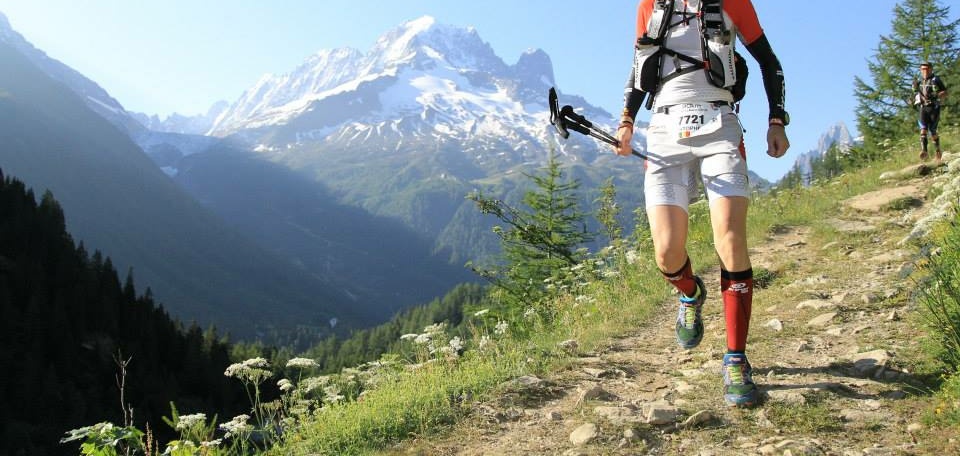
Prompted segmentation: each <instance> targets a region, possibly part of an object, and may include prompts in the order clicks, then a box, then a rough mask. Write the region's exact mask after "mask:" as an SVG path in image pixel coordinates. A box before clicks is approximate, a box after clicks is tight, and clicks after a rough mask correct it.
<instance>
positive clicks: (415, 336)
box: [400, 334, 419, 340]
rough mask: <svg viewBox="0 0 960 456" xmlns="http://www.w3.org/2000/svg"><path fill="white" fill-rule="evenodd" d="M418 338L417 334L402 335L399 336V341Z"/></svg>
mask: <svg viewBox="0 0 960 456" xmlns="http://www.w3.org/2000/svg"><path fill="white" fill-rule="evenodd" d="M418 336H419V334H404V335H402V336H400V340H410V339H416V338H417V337H418Z"/></svg>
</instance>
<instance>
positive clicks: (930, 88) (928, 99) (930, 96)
mask: <svg viewBox="0 0 960 456" xmlns="http://www.w3.org/2000/svg"><path fill="white" fill-rule="evenodd" d="M942 88H943V82H942V81H940V78H939V77H937V75H935V74H931V75H930V77H929V78H927V79H924V80H922V81H920V82H919V83H917V86H916V89H915V90H916V91H917V95H918V96H919V99H920V100H919V101H920V104H922V105H923V106H934V107H939V106H940V97H938V96H937V93H938V92H940V90H942Z"/></svg>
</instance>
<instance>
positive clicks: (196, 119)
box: [131, 100, 230, 135]
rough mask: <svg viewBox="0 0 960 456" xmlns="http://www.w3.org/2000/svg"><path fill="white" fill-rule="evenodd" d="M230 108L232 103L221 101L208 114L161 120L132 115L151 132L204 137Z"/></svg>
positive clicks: (211, 107)
mask: <svg viewBox="0 0 960 456" xmlns="http://www.w3.org/2000/svg"><path fill="white" fill-rule="evenodd" d="M228 107H230V103H228V102H226V101H223V100H221V101H218V102H216V103H214V104H213V105H212V106H210V109H208V110H207V113H206V114H199V115H195V116H185V115H182V114H176V113H174V114H171V115H170V116H167V117H166V118H164V119H161V118H160V116H158V115H156V114H154V115H147V114H143V113H139V112H134V113H131V115H132V116H133V118H135V119H137V121H139V122H140V123H141V124H143V126H145V127H147V129H149V130H151V131H156V132H162V133H179V134H184V135H202V134H204V133H206V132H207V131H208V130H210V127H211V126H213V122H215V121H216V120H217V118H218V117H220V114H223V112H224V111H226V110H227V108H228Z"/></svg>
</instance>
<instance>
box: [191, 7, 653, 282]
mask: <svg viewBox="0 0 960 456" xmlns="http://www.w3.org/2000/svg"><path fill="white" fill-rule="evenodd" d="M554 84H555V81H554V74H553V65H552V63H551V61H550V58H549V56H548V55H547V54H546V53H545V52H543V51H542V50H531V51H528V52H526V53H525V54H523V55H522V56H521V57H520V58H519V60H518V61H517V62H516V63H515V64H513V65H508V64H506V63H504V62H503V60H501V59H500V58H499V57H498V56H497V55H496V54H495V53H494V51H493V49H492V48H491V47H490V45H489V44H487V43H486V42H484V41H483V40H482V39H481V38H480V36H479V34H478V33H477V31H476V30H473V29H464V28H457V27H452V26H447V25H443V24H438V23H436V21H435V20H434V19H433V18H430V17H423V18H420V19H417V20H414V21H410V22H407V23H405V24H403V25H401V26H400V27H397V28H396V29H394V30H391V31H388V32H387V33H385V34H384V35H383V36H381V37H380V39H379V40H378V41H377V43H376V44H375V45H374V46H373V48H372V49H370V50H369V51H368V52H366V53H363V52H360V51H357V50H353V49H335V50H324V51H320V52H318V53H317V54H316V55H314V56H312V57H310V58H308V59H307V60H306V61H305V62H304V63H303V64H302V65H300V66H299V67H298V68H296V69H295V70H294V71H292V72H291V73H289V74H284V75H279V76H274V75H266V76H264V77H263V78H262V79H261V80H260V81H259V82H258V83H257V84H256V85H255V86H253V87H251V88H250V89H248V90H247V91H246V92H245V93H244V94H243V95H242V96H241V97H240V99H238V100H237V101H235V102H234V103H233V104H232V105H231V106H230V108H228V109H227V111H225V112H224V113H223V114H222V115H221V116H220V117H219V118H218V119H217V121H216V123H215V124H214V126H213V127H212V128H211V130H210V132H209V134H212V135H215V136H221V137H226V138H228V139H230V140H231V141H235V142H237V143H239V144H244V145H245V146H246V147H249V148H251V149H254V150H256V151H257V152H259V153H260V154H261V155H262V156H264V157H267V158H269V159H270V160H273V161H276V162H278V163H281V164H284V165H285V166H288V167H290V168H292V169H296V170H299V171H301V172H303V173H305V174H307V175H310V176H312V177H313V178H315V179H316V180H318V181H319V182H322V183H324V184H325V185H326V186H328V187H329V188H330V189H331V191H332V192H333V194H334V195H335V196H336V197H337V198H338V200H339V201H341V202H343V203H345V204H349V205H353V206H359V207H362V208H364V209H366V210H369V211H370V212H372V213H374V214H377V215H383V216H388V217H393V218H397V219H399V220H401V221H403V222H404V223H405V224H406V225H407V226H410V227H412V228H414V229H415V230H417V232H419V233H421V234H422V235H424V236H426V237H428V238H431V239H436V240H437V241H436V244H435V246H434V247H435V249H437V250H438V251H439V250H445V251H449V252H450V255H451V259H452V261H454V262H455V263H457V262H460V263H462V262H463V261H465V260H468V259H473V258H476V257H478V256H482V255H483V254H484V253H491V246H495V244H496V240H495V239H494V238H493V236H492V235H491V234H490V233H489V230H488V229H477V228H478V227H482V228H488V227H489V222H487V223H482V222H481V223H480V224H479V225H478V224H477V223H476V222H477V220H476V218H475V217H473V216H471V214H470V213H471V212H472V211H473V208H472V207H471V205H470V203H468V202H465V200H464V196H465V195H466V194H467V193H468V192H470V191H472V190H474V189H482V190H484V191H488V192H491V193H493V194H496V195H501V194H506V193H505V192H504V189H508V192H509V193H511V194H512V195H513V197H512V198H513V201H512V202H517V201H519V196H520V195H522V193H523V190H524V189H525V188H526V187H525V186H526V185H527V182H526V179H525V177H524V176H523V173H529V172H532V171H535V169H536V168H537V167H540V166H542V165H543V164H545V163H546V158H547V155H548V153H549V150H550V149H551V148H552V149H555V150H556V151H557V153H558V155H559V156H560V159H561V161H562V162H564V163H566V164H568V165H570V166H574V167H578V168H581V169H582V170H583V172H579V176H578V177H582V178H584V179H586V180H585V181H584V182H583V188H584V189H592V188H596V187H597V186H598V185H599V183H600V182H602V181H604V180H606V178H608V177H611V176H612V177H615V178H616V180H617V181H618V182H619V183H622V184H624V186H623V187H621V190H622V192H621V195H622V199H621V203H622V206H623V207H624V209H625V210H624V213H625V214H629V213H630V211H631V210H632V209H633V208H635V207H638V206H639V205H640V201H641V196H640V191H639V189H640V188H641V184H642V173H640V172H638V171H639V170H640V166H641V162H639V161H637V160H635V159H623V158H620V157H616V156H614V154H612V153H611V152H610V150H609V149H608V148H607V147H606V146H601V145H598V144H597V143H596V142H594V140H592V139H590V138H586V137H583V136H579V135H574V136H573V137H571V138H570V139H569V140H566V141H560V140H558V138H557V136H556V134H555V133H554V132H553V129H552V127H551V126H550V123H549V110H548V107H547V103H546V94H547V90H548V89H549V88H550V87H551V86H553V85H554ZM561 102H562V103H563V104H571V105H573V106H577V107H578V108H579V109H581V112H582V113H583V114H585V115H586V116H587V117H588V118H590V119H591V120H592V121H593V122H595V123H596V124H597V125H601V126H602V125H614V120H613V118H612V116H611V115H610V114H609V113H606V112H604V111H603V110H601V109H598V108H595V107H592V106H591V105H589V104H588V103H587V102H586V101H585V100H583V99H582V98H580V97H576V96H570V95H567V94H561ZM639 142H640V143H641V144H642V138H641V139H640V140H639ZM509 189H514V190H509ZM587 198H588V196H586V195H585V196H584V199H585V201H586V199H587ZM493 248H495V247H493Z"/></svg>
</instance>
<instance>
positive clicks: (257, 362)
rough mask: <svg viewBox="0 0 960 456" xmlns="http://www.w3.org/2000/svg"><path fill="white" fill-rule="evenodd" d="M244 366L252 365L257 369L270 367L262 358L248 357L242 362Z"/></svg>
mask: <svg viewBox="0 0 960 456" xmlns="http://www.w3.org/2000/svg"><path fill="white" fill-rule="evenodd" d="M243 365H244V366H247V367H254V368H258V369H266V368H268V367H270V363H269V362H268V361H267V360H266V359H264V358H250V359H248V360H246V361H244V362H243Z"/></svg>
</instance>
